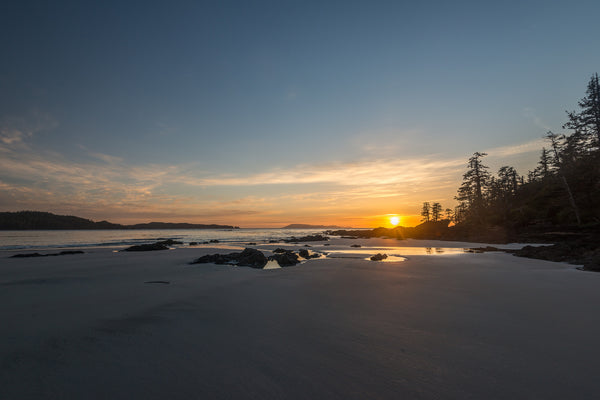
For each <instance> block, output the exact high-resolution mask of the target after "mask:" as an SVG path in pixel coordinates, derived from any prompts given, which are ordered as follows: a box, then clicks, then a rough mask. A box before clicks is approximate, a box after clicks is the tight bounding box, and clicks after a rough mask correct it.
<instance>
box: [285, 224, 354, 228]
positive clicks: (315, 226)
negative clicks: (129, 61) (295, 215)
mask: <svg viewBox="0 0 600 400" xmlns="http://www.w3.org/2000/svg"><path fill="white" fill-rule="evenodd" d="M280 229H351V228H349V227H345V226H337V225H310V224H289V225H286V226H284V227H282V228H280Z"/></svg>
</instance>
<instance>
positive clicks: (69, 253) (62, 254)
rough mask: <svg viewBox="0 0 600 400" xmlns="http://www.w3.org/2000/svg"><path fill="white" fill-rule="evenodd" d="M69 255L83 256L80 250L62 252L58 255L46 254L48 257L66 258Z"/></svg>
mask: <svg viewBox="0 0 600 400" xmlns="http://www.w3.org/2000/svg"><path fill="white" fill-rule="evenodd" d="M71 254H84V252H83V251H81V250H63V251H61V252H60V253H54V254H48V255H49V256H67V255H71Z"/></svg>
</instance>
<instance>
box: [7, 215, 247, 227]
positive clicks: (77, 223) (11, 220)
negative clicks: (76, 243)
mask: <svg viewBox="0 0 600 400" xmlns="http://www.w3.org/2000/svg"><path fill="white" fill-rule="evenodd" d="M237 228H238V227H237V226H231V225H216V224H209V225H207V224H188V223H176V222H175V223H174V222H148V223H143V224H135V225H121V224H114V223H112V222H108V221H99V222H94V221H92V220H89V219H85V218H81V217H75V216H73V215H56V214H52V213H49V212H41V211H17V212H0V230H15V231H16V230H55V229H56V230H58V229H94V230H96V229H237Z"/></svg>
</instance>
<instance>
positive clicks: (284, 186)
mask: <svg viewBox="0 0 600 400" xmlns="http://www.w3.org/2000/svg"><path fill="white" fill-rule="evenodd" d="M539 148H541V145H540V142H539V141H531V142H527V143H523V144H521V145H516V146H506V147H499V148H496V149H490V150H488V152H489V153H490V155H495V156H497V157H505V156H511V155H518V154H523V153H527V152H530V151H534V150H537V149H539ZM87 158H88V159H87V161H86V162H73V161H71V160H68V159H65V158H64V157H63V156H61V155H58V154H53V153H50V152H40V151H37V152H36V151H33V150H31V149H29V148H25V149H24V148H20V149H18V150H17V149H12V148H10V147H5V152H4V154H3V157H1V158H0V189H1V193H0V205H2V207H3V208H10V209H13V210H16V209H25V208H28V209H41V210H49V209H51V210H55V211H61V212H72V213H74V214H77V213H84V214H82V215H83V216H87V217H89V218H92V217H96V218H100V219H105V218H107V219H111V218H119V220H120V221H122V222H135V221H136V220H138V221H139V220H140V219H143V220H149V219H156V218H159V217H161V216H164V217H165V218H169V219H171V220H173V221H177V220H187V221H199V220H200V219H201V220H202V221H214V222H228V223H233V222H232V221H227V218H235V219H239V220H244V218H246V219H248V218H254V220H255V221H260V218H266V217H268V216H272V217H273V218H275V217H276V216H279V218H282V216H283V215H285V214H286V213H287V214H295V215H310V213H311V212H312V213H313V215H339V216H340V218H341V217H342V216H343V215H344V214H347V213H349V212H350V210H351V211H352V212H354V213H358V212H361V211H362V212H368V213H370V214H381V213H385V212H398V211H394V210H393V209H392V210H387V209H389V208H390V207H392V208H394V207H395V210H398V208H399V207H405V208H406V207H407V206H408V205H410V207H413V208H414V207H416V206H417V205H418V203H419V202H421V201H429V200H434V199H435V201H440V200H441V201H444V202H449V201H451V200H452V196H453V195H454V193H455V190H456V187H457V186H458V185H459V183H460V180H461V177H462V174H463V172H464V170H465V168H466V157H465V158H464V159H463V158H460V159H458V158H451V159H445V158H444V157H443V155H438V156H436V157H433V156H432V157H420V158H404V159H399V158H386V159H365V160H360V161H354V162H345V163H344V162H328V163H321V164H311V165H309V164H304V165H296V166H291V167H288V168H276V169H271V170H267V171H263V172H259V173H253V174H235V175H233V174H221V173H218V172H213V173H210V172H206V171H205V170H202V169H201V168H199V165H197V164H180V165H164V164H145V165H128V164H127V163H126V162H125V161H124V160H123V159H121V158H119V157H114V156H111V155H107V154H101V153H95V152H87ZM390 205H391V206H390ZM386 210H387V211H386ZM256 224H260V223H259V222H256V223H255V225H256Z"/></svg>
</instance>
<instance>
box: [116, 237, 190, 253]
mask: <svg viewBox="0 0 600 400" xmlns="http://www.w3.org/2000/svg"><path fill="white" fill-rule="evenodd" d="M174 244H183V242H180V241H178V240H173V239H167V240H161V241H160V242H154V243H148V244H137V245H135V246H131V247H128V248H126V249H123V250H121V251H156V250H169V246H172V245H174Z"/></svg>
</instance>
